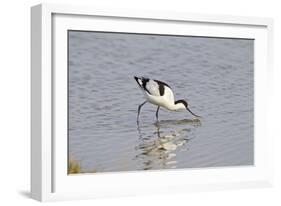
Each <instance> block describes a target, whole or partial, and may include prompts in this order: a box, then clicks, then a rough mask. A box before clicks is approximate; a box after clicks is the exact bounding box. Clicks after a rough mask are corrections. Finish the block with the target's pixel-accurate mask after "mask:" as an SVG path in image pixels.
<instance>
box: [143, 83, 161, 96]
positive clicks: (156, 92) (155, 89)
mask: <svg viewBox="0 0 281 206" xmlns="http://www.w3.org/2000/svg"><path fill="white" fill-rule="evenodd" d="M145 89H146V90H147V91H148V92H149V93H150V95H153V96H161V95H160V88H159V84H158V83H157V82H155V81H154V80H151V79H150V80H149V81H148V82H147V83H146V85H145Z"/></svg>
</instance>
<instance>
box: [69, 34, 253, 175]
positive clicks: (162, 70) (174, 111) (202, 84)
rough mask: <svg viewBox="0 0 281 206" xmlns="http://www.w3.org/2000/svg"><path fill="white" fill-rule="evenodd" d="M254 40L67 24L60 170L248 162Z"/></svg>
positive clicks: (250, 156) (250, 160) (77, 171)
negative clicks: (64, 149)
mask: <svg viewBox="0 0 281 206" xmlns="http://www.w3.org/2000/svg"><path fill="white" fill-rule="evenodd" d="M253 131H254V39H242V38H221V37H200V36H180V35H165V34H137V33H117V32H101V31H78V30H69V31H68V174H82V173H83V174H85V173H102V172H120V171H143V170H162V169H187V168H207V167H227V166H246V165H253V164H254V134H253Z"/></svg>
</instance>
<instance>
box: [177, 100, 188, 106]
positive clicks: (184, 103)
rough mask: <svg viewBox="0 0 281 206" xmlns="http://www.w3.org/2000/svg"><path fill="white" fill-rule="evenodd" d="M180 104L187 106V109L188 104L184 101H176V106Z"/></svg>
mask: <svg viewBox="0 0 281 206" xmlns="http://www.w3.org/2000/svg"><path fill="white" fill-rule="evenodd" d="M178 103H182V104H183V105H184V106H185V108H187V106H188V104H187V102H186V101H185V100H183V99H180V100H177V101H175V104H178Z"/></svg>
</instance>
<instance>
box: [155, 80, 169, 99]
mask: <svg viewBox="0 0 281 206" xmlns="http://www.w3.org/2000/svg"><path fill="white" fill-rule="evenodd" d="M154 81H155V82H157V84H158V85H159V92H160V96H163V95H164V93H165V88H164V86H166V87H169V88H171V87H170V86H169V85H168V84H166V83H165V82H161V81H159V80H155V79H154Z"/></svg>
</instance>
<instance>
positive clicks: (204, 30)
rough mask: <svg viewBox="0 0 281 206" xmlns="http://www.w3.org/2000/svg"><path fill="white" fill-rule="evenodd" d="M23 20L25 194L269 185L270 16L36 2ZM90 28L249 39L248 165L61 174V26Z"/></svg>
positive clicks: (62, 196) (59, 196) (70, 195)
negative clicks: (27, 90) (26, 53)
mask: <svg viewBox="0 0 281 206" xmlns="http://www.w3.org/2000/svg"><path fill="white" fill-rule="evenodd" d="M117 21H118V22H119V23H116V22H117ZM136 23H137V24H138V26H137V27H133V26H132V24H136ZM155 23H157V24H159V25H160V26H159V27H157V29H156V28H155V27H153V24H155ZM188 26H189V27H192V29H188V28H189V27H188ZM31 27H32V28H31V50H32V53H31V56H32V59H31V75H32V76H31V82H32V84H31V87H32V88H31V94H32V99H31V108H32V111H31V123H32V124H31V125H32V128H31V164H32V165H31V166H32V168H31V196H32V198H34V199H36V200H39V201H52V200H67V199H83V198H95V197H112V196H121V195H135V194H151V193H173V192H189V191H191V192H193V191H206V190H207V191H208V190H215V189H237V188H248V187H268V186H272V184H273V160H272V158H273V150H272V149H273V145H272V144H273V143H272V141H273V137H272V136H270V133H269V131H268V128H267V127H266V126H263V125H266V119H267V113H266V109H265V108H267V107H268V100H269V99H270V98H269V97H268V91H269V90H270V89H271V84H270V81H271V77H272V75H270V71H272V68H273V65H272V64H273V62H272V57H273V55H272V51H273V48H272V45H273V42H272V41H273V40H272V39H273V37H272V35H273V32H272V29H273V21H272V19H269V18H257V17H236V16H222V15H201V14H188V13H187V14H186V13H176V12H163V13H159V12H151V11H135V10H130V11H129V10H126V9H124V10H121V9H118V10H117V9H109V8H92V7H86V6H85V7H83V6H70V5H56V4H40V5H37V6H34V7H32V8H31ZM93 28H94V29H95V30H103V31H104V30H108V31H119V32H120V31H128V32H130V31H131V32H132V31H133V32H136V33H138V32H140V33H148V32H152V33H160V34H161V33H167V32H171V34H187V32H188V34H189V35H194V36H215V37H236V38H254V39H255V41H256V42H255V83H254V84H255V115H254V117H255V119H254V121H255V132H254V134H255V145H254V148H255V164H254V166H247V167H227V168H201V169H180V170H165V171H152V172H120V173H106V174H95V175H90V174H88V175H71V176H69V175H68V174H67V170H66V168H67V161H66V159H65V158H66V155H67V154H66V150H67V146H66V142H65V141H66V139H65V138H64V136H65V124H66V122H65V120H66V119H65V118H66V117H65V115H64V112H65V111H66V104H65V102H64V99H63V97H64V94H65V91H66V80H67V77H66V75H65V74H66V73H65V70H64V69H63V68H64V67H65V64H66V49H67V41H65V39H66V36H65V32H66V31H67V30H68V29H80V30H93ZM167 28H168V29H167ZM210 28H211V29H210ZM58 68H60V69H58ZM58 136H59V138H58ZM82 186H83V187H82Z"/></svg>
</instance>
